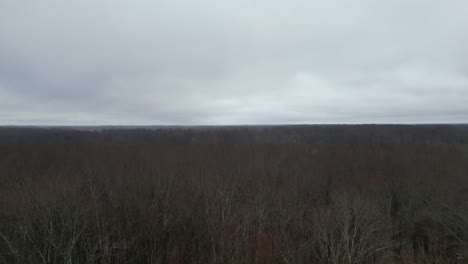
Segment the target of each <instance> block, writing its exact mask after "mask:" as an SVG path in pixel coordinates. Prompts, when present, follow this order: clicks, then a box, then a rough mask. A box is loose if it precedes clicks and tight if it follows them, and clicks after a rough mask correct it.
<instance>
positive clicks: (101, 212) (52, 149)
mask: <svg viewBox="0 0 468 264" xmlns="http://www.w3.org/2000/svg"><path fill="white" fill-rule="evenodd" d="M467 258H468V125H295V126H293V125H291V126H225V127H209V126H208V127H132V128H125V127H96V128H79V127H60V128H40V127H36V128H35V127H2V128H0V263H5V264H20V263H21V264H22V263H28V264H29V263H30V264H38V263H43V264H46V263H60V264H63V263H65V264H72V263H86V264H92V263H100V264H123V263H129V264H133V263H161V264H169V263H207V264H212V263H213V264H214V263H219V264H221V263H223V264H224V263H232V264H234V263H264V264H275V263H285V264H289V263H312V264H313V263H317V264H377V263H382V264H393V263H395V264H399V263H401V264H452V263H468V261H467Z"/></svg>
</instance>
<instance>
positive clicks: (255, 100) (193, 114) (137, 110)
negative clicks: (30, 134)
mask: <svg viewBox="0 0 468 264" xmlns="http://www.w3.org/2000/svg"><path fill="white" fill-rule="evenodd" d="M467 12H468V2H467V1H464V0H458V1H456V0H447V1H435V0H434V1H431V0H429V1H428V0H395V1H371V0H359V1H356V0H354V1H352V0H332V1H310V0H308V1H306V0H293V1H286V0H283V1H280V0H273V1H271V0H269V1H266V0H256V1H251V0H239V1H219V0H200V1H189V0H186V1H182V0H170V1H169V0H156V1H145V0H133V1H129V0H127V1H123V0H99V1H96V0H71V1H60V0H56V1H51V0H42V1H29V0H4V1H1V2H0V125H9V124H15V125H93V124H94V125H101V124H102V125H105V124H116V125H122V124H129V125H135V124H140V125H150V124H156V125H157V124H166V125H172V124H179V125H197V124H205V125H222V124H278V123H454V122H468V64H467V61H468V48H466V47H468V16H467V15H466V14H467Z"/></svg>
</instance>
